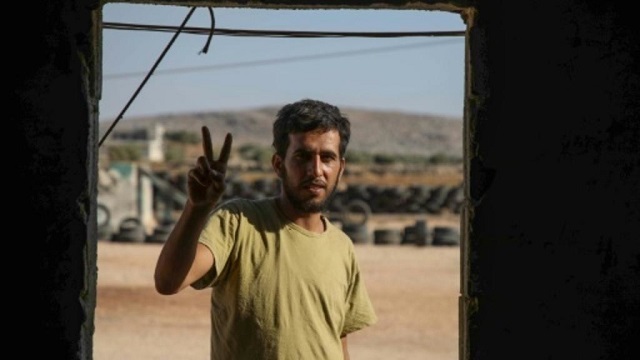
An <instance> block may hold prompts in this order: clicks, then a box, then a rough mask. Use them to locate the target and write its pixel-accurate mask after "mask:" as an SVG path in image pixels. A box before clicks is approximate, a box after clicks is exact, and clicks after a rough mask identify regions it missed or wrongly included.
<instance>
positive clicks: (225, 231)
mask: <svg viewBox="0 0 640 360" xmlns="http://www.w3.org/2000/svg"><path fill="white" fill-rule="evenodd" d="M235 220H236V215H235V212H234V211H232V209H231V208H229V207H228V206H221V207H219V208H217V209H216V210H215V211H214V212H213V213H212V214H211V216H210V217H209V220H207V224H206V225H205V227H204V229H203V231H202V233H201V234H200V238H199V239H198V241H199V243H201V244H203V245H205V246H206V247H207V248H208V249H209V250H210V251H211V253H212V254H213V258H214V266H213V267H212V268H211V269H210V270H209V271H208V272H207V273H206V274H205V275H204V276H203V277H202V278H200V279H198V280H196V281H195V282H194V283H193V284H191V286H192V287H193V288H195V289H204V288H206V287H210V286H213V285H214V283H215V280H216V279H217V278H218V275H219V274H221V273H222V270H223V269H224V267H225V265H226V264H227V261H228V260H229V256H230V254H231V249H232V248H233V242H234V240H233V236H232V235H233V231H234V230H233V229H234V224H235V223H236V221H235Z"/></svg>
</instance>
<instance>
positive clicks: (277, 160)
mask: <svg viewBox="0 0 640 360" xmlns="http://www.w3.org/2000/svg"><path fill="white" fill-rule="evenodd" d="M282 166H283V162H282V158H281V157H280V156H279V155H278V154H277V153H275V154H273V155H272V156H271V167H272V168H273V171H275V173H276V175H277V176H278V177H279V178H282Z"/></svg>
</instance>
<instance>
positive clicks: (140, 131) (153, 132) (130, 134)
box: [101, 124, 166, 162]
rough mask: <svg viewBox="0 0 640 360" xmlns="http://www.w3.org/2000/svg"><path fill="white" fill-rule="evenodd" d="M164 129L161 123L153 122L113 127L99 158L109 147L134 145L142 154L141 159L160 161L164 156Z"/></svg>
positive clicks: (102, 157) (102, 156) (104, 154)
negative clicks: (129, 126) (135, 125)
mask: <svg viewBox="0 0 640 360" xmlns="http://www.w3.org/2000/svg"><path fill="white" fill-rule="evenodd" d="M165 132H166V130H165V127H164V126H163V125H162V124H153V125H150V126H148V127H136V128H133V129H127V130H118V129H117V127H116V128H114V130H113V132H111V134H109V138H108V139H107V141H106V142H105V143H104V145H105V149H104V150H105V151H101V160H102V159H104V156H106V154H107V152H108V151H106V150H108V149H109V148H110V147H115V146H122V145H128V146H135V147H136V148H137V149H138V150H139V151H140V155H141V156H142V160H145V161H149V162H162V161H164V159H165V156H164V134H165Z"/></svg>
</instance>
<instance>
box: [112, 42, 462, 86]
mask: <svg viewBox="0 0 640 360" xmlns="http://www.w3.org/2000/svg"><path fill="white" fill-rule="evenodd" d="M458 41H459V39H447V40H443V41H439V42H433V41H431V42H421V43H414V44H404V45H395V46H384V47H377V48H369V49H359V50H349V51H337V52H331V53H322V54H310V55H301V56H293V57H286V58H274V59H262V60H252V61H243V62H237V63H226V64H218V65H213V66H197V67H186V68H178V69H167V70H157V71H156V72H155V75H156V76H159V75H173V74H184V73H193V72H201V71H216V70H223V69H232V68H241V67H251V66H263V65H274V64H282V63H291V62H299V61H312V60H317V59H328V58H337V57H348V56H359V55H364V54H372V53H382V52H391V51H398V50H406V49H415V48H420V47H428V46H435V45H446V44H450V43H453V42H458ZM144 74H145V72H129V73H120V74H111V75H108V74H107V75H103V79H104V80H115V79H124V78H131V77H140V76H141V75H144Z"/></svg>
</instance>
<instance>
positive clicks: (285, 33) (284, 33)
mask: <svg viewBox="0 0 640 360" xmlns="http://www.w3.org/2000/svg"><path fill="white" fill-rule="evenodd" d="M102 27H103V28H104V29H111V30H136V31H156V32H175V31H176V30H178V27H176V26H168V25H145V24H131V23H118V22H104V23H102ZM182 32H184V33H188V34H196V35H211V28H203V27H185V28H184V29H183V30H182ZM213 34H214V35H224V36H251V37H288V38H327V37H332V38H335V37H366V38H397V37H425V36H430V37H442V36H444V37H451V36H464V35H465V31H464V30H453V31H402V32H344V31H292V30H247V29H224V28H216V29H214V30H213Z"/></svg>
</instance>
